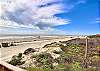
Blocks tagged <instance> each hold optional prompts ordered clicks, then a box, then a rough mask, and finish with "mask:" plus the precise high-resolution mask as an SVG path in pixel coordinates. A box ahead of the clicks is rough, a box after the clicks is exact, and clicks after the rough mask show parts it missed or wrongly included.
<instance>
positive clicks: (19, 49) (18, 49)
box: [0, 38, 74, 61]
mask: <svg viewBox="0 0 100 71" xmlns="http://www.w3.org/2000/svg"><path fill="white" fill-rule="evenodd" d="M71 39H74V38H59V39H57V38H56V39H54V38H53V39H49V40H39V41H34V42H24V43H21V44H19V45H17V46H11V47H7V48H0V52H1V53H0V60H3V61H6V60H8V59H10V58H11V57H12V56H13V55H16V54H18V53H23V52H24V51H25V50H26V49H27V48H41V47H43V46H44V45H46V44H48V43H52V42H58V41H67V40H71Z"/></svg>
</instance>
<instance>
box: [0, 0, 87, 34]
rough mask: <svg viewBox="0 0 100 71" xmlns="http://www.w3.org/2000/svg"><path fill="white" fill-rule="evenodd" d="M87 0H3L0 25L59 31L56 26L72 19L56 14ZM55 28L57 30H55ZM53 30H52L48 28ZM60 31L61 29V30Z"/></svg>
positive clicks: (67, 22)
mask: <svg viewBox="0 0 100 71" xmlns="http://www.w3.org/2000/svg"><path fill="white" fill-rule="evenodd" d="M85 1H86V0H66V2H64V0H1V1H0V3H1V7H0V8H1V10H2V11H1V12H0V17H1V19H0V20H1V21H0V26H2V27H12V28H18V27H19V28H21V27H25V28H33V30H36V31H41V32H42V31H44V32H46V31H45V30H47V28H51V29H53V30H52V32H53V31H56V32H55V33H57V32H58V29H55V28H53V27H54V26H58V25H64V24H69V23H70V22H71V20H69V19H63V18H62V17H57V16H55V15H56V14H60V13H64V12H69V11H70V10H71V9H73V8H74V7H75V6H76V5H78V4H80V3H85ZM54 29H55V30H54ZM48 31H51V30H48ZM59 31H60V30H59ZM60 32H61V31H60Z"/></svg>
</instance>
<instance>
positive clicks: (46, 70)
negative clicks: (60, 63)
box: [27, 67, 53, 71]
mask: <svg viewBox="0 0 100 71" xmlns="http://www.w3.org/2000/svg"><path fill="white" fill-rule="evenodd" d="M27 71H53V70H52V69H51V68H46V67H45V68H43V67H30V68H28V69H27Z"/></svg>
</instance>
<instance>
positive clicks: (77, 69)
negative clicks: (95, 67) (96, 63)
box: [70, 62, 85, 71]
mask: <svg viewBox="0 0 100 71" xmlns="http://www.w3.org/2000/svg"><path fill="white" fill-rule="evenodd" d="M70 70H71V71H85V70H84V69H83V68H82V66H81V65H80V63H79V62H75V63H74V64H72V65H71V69H70Z"/></svg>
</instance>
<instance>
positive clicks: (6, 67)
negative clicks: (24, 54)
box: [0, 61, 26, 71]
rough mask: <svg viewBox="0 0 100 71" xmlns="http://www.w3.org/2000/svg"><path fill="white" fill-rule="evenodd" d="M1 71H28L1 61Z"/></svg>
mask: <svg viewBox="0 0 100 71" xmlns="http://www.w3.org/2000/svg"><path fill="white" fill-rule="evenodd" d="M0 71H26V70H24V69H21V68H18V67H15V66H13V65H10V64H8V63H6V62H4V61H0Z"/></svg>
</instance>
